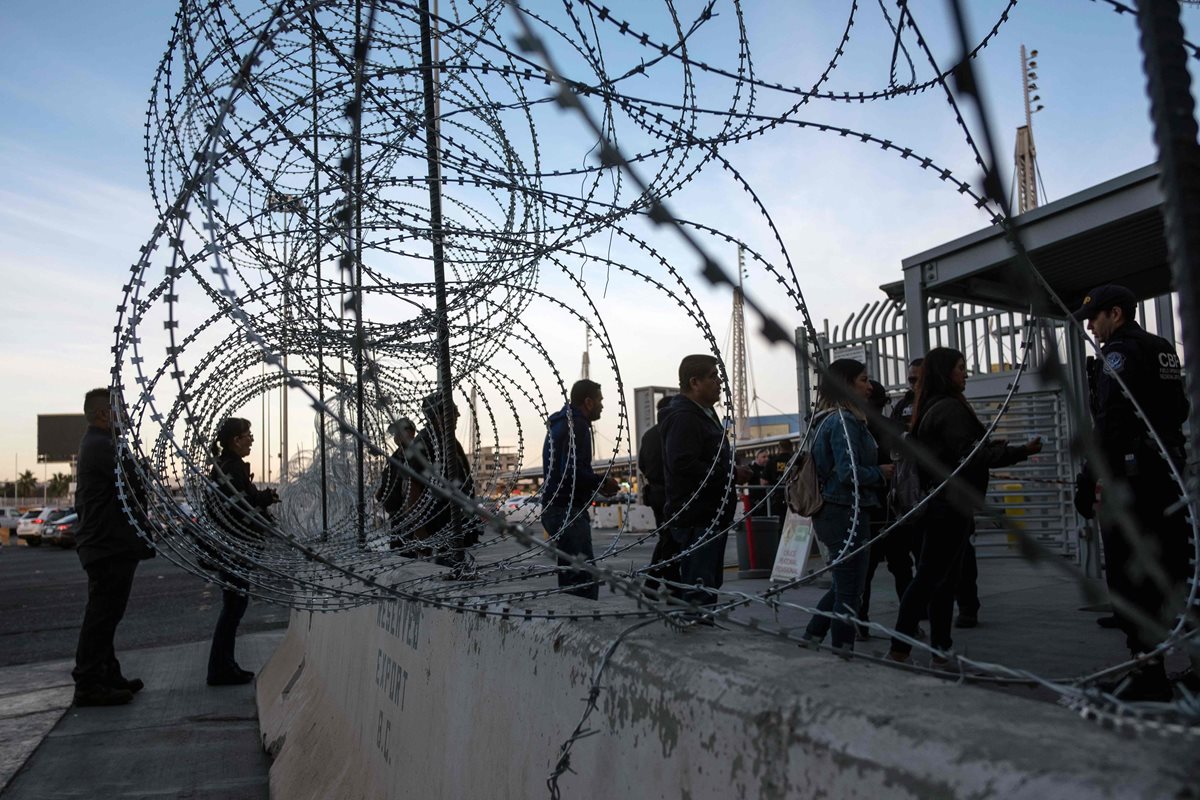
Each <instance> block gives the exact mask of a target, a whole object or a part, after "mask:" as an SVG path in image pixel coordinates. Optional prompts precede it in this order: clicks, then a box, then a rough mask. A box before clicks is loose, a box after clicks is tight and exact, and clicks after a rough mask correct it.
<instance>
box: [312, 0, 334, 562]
mask: <svg viewBox="0 0 1200 800" xmlns="http://www.w3.org/2000/svg"><path fill="white" fill-rule="evenodd" d="M309 21H310V24H311V28H310V31H309V58H310V72H311V77H312V93H313V97H312V104H311V105H312V125H313V134H312V136H313V151H312V158H313V216H312V219H313V251H314V252H313V259H314V260H315V262H316V267H317V291H316V308H317V313H316V320H317V325H318V327H321V313H322V309H321V158H320V152H321V136H320V114H319V110H318V105H319V104H318V103H317V10H316V8H315V7H314V8H312V9H310V10H309ZM318 332H319V333H320V331H318ZM324 342H325V337H324V336H320V335H318V336H317V399H318V400H319V402H320V406H321V408H320V410H319V411H318V412H317V414H318V416H319V418H320V434H319V435H320V437H321V541H325V540H326V539H327V538H328V537H329V466H328V463H327V462H326V458H325V455H326V454H325V343H324Z"/></svg>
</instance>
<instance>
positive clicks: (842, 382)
mask: <svg viewBox="0 0 1200 800" xmlns="http://www.w3.org/2000/svg"><path fill="white" fill-rule="evenodd" d="M829 371H830V372H831V373H832V374H833V375H832V378H831V380H833V381H835V382H836V383H837V386H838V389H840V391H838V390H835V389H834V388H833V387H831V386H829V385H828V384H827V383H826V384H822V386H821V387H819V389H818V393H819V402H818V407H817V408H818V413H817V415H816V417H814V418H813V422H812V424H813V425H815V426H816V433H815V434H814V435H813V441H812V447H811V450H810V452H811V454H812V459H813V466H814V467H815V468H816V471H817V480H818V482H819V484H820V486H821V498H822V499H823V501H824V503H823V505H822V506H821V510H820V511H818V512H817V513H815V514H813V518H812V520H813V531H814V532H815V533H816V535H817V538H818V539H820V540H821V542H822V544H824V545H825V546H826V547H827V548H829V556H830V558H833V559H836V558H837V557H838V556H839V555H840V554H841V553H842V552H843V550H845V551H846V552H849V551H850V550H853V549H854V548H857V547H859V546H860V545H862V544H863V543H864V542H866V541H867V538H868V535H869V534H868V531H869V529H870V516H869V514H870V509H871V508H874V507H876V506H878V505H879V503H880V493H879V491H878V489H880V488H881V487H883V486H884V485H885V484H886V483H887V482H888V480H890V479H891V477H892V470H893V467H892V465H891V464H886V465H883V466H880V464H879V447H878V445H877V444H876V442H875V438H874V437H873V436H871V433H870V431H868V430H867V421H866V417H865V416H864V414H863V412H862V411H861V410H859V408H858V406H857V405H855V404H854V403H853V402H851V401H850V400H849V399H846V398H845V396H846V395H850V396H857V397H858V398H860V399H862V400H863V401H865V400H866V399H867V397H869V396H870V394H871V379H870V376H868V375H867V368H866V367H865V366H864V365H863V364H862V362H860V361H855V360H854V359H850V358H840V359H838V360H837V361H834V362H833V363H832V364H830V365H829ZM869 563H870V553H869V551H867V550H865V549H864V550H862V551H861V552H859V553H855V554H854V555H852V556H849V557H847V558H843V559H841V560H840V561H837V562H836V563H835V564H834V567H833V569H832V570H830V572H831V574H832V576H833V585H832V586H831V587H830V588H829V590H828V591H827V592H825V595H824V596H823V597H822V598H821V600H820V602H818V603H817V608H818V609H819V610H820V611H826V612H832V613H834V614H850V615H854V616H857V614H858V608H859V603H860V602H861V601H862V594H863V586H864V585H865V583H866V577H867V567H868V565H869ZM830 627H832V628H833V646H834V647H836V648H845V649H847V650H853V649H854V639H855V633H856V631H855V627H854V623H852V622H845V621H843V620H840V619H835V620H831V619H830V617H828V616H825V615H822V614H817V615H814V616H813V618H812V619H811V620H809V623H808V627H807V628H806V629H805V631H804V638H806V639H808V640H810V641H817V642H820V641H822V640H824V638H825V634H826V633H828V632H829V630H830Z"/></svg>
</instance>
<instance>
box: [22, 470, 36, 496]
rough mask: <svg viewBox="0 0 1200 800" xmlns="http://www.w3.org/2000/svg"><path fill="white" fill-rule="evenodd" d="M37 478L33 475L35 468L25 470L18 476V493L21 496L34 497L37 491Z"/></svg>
mask: <svg viewBox="0 0 1200 800" xmlns="http://www.w3.org/2000/svg"><path fill="white" fill-rule="evenodd" d="M37 486H38V482H37V478H35V477H33V470H29V469H27V470H25V471H24V472H22V473H21V474H20V475H18V476H17V494H19V495H20V496H21V497H33V496H34V494H36V493H37Z"/></svg>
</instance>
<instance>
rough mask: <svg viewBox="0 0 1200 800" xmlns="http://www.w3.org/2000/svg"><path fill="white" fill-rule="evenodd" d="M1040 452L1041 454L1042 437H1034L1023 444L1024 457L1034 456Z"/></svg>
mask: <svg viewBox="0 0 1200 800" xmlns="http://www.w3.org/2000/svg"><path fill="white" fill-rule="evenodd" d="M1040 452H1042V437H1040V436H1035V437H1033V438H1032V439H1030V440H1029V441H1028V442H1026V443H1025V454H1026V455H1030V456H1036V455H1037V454H1038V453H1040Z"/></svg>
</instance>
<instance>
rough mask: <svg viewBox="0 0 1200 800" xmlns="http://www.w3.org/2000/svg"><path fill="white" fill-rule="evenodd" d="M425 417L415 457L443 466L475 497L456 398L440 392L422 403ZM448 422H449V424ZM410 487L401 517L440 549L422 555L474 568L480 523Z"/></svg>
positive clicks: (417, 484)
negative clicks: (445, 447) (458, 432)
mask: <svg viewBox="0 0 1200 800" xmlns="http://www.w3.org/2000/svg"><path fill="white" fill-rule="evenodd" d="M421 413H423V414H424V415H425V421H426V425H425V427H424V428H422V429H421V432H420V433H418V434H417V437H416V439H415V441H414V442H413V446H412V449H413V451H414V453H415V454H417V455H419V457H420V459H419V460H423V461H424V462H425V463H427V464H429V465H430V466H431V467H432V466H434V465H443V467H442V469H443V472H442V475H443V476H447V477H450V478H451V479H452V480H453V481H454V482H455V483H456V485H457V487H458V489H459V491H461V492H462V493H463V494H465V495H468V496H474V494H475V479H474V477H473V476H472V475H471V462H470V460H469V459H468V458H467V452H466V451H465V450H464V449H463V446H462V443H461V442H459V441H458V438H457V437H456V436H455V434H454V430H455V428H456V427H457V426H458V406H457V405H456V404H455V403H454V400H453V399H445V398H443V397H442V395H441V393H440V392H434V393H433V394H430V395H427V396H426V397H425V398H424V399H422V400H421ZM443 417H446V420H445V421H443ZM443 437H445V438H446V439H447V440H448V441H449V446H450V448H451V450H452V454H445V453H443V452H442V447H443V443H442V440H443ZM450 458H454V459H456V463H455V464H454V467H455V468H454V469H453V470H450V469H449V467H450V465H451V462H450ZM408 484H409V491H408V500H407V502H406V503H405V507H404V509H403V512H402V513H404V514H405V515H406V516H407V517H408V518H409V519H410V520H411V521H412V525H413V530H412V538H413V539H416V540H425V539H435V544H436V545H437V547H436V549H430V548H424V549H422V550H421V551H419V552H420V554H421V555H430V554H433V555H435V556H436V557H435V559H434V561H435V563H437V564H440V565H442V566H444V567H454V568H463V567H465V566H469V560H468V558H467V553H466V551H467V549H468V548H471V547H474V546H475V545H476V544H477V543H478V542H479V522H478V520H476V519H475V518H474V517H472V516H470V515H469V514H465V513H458V512H456V510H455V509H454V507H453V506H452V504H451V503H450V501H449V500H446V499H444V498H442V497H440V496H438V495H436V494H434V493H433V492H431V491H429V490H428V488H427V487H426V486H425V484H423V483H421V482H420V481H415V480H410V481H409V482H408ZM456 521H457V529H456V528H455V522H456ZM439 540H440V541H439ZM456 574H460V573H456Z"/></svg>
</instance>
